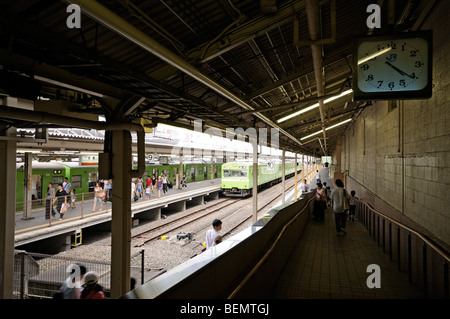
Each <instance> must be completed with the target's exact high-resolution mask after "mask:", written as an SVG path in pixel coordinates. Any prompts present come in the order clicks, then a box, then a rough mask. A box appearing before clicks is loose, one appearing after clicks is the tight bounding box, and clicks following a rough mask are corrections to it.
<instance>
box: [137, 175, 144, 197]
mask: <svg viewBox="0 0 450 319" xmlns="http://www.w3.org/2000/svg"><path fill="white" fill-rule="evenodd" d="M143 187H144V186H143V182H142V178H138V180H137V182H136V193H137V194H138V196H139V198H143V197H144V189H143Z"/></svg>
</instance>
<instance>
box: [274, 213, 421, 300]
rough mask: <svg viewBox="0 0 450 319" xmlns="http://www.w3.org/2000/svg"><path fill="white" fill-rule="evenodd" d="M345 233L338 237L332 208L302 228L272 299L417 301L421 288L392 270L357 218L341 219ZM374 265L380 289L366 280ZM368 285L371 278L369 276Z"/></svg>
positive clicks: (387, 256)
mask: <svg viewBox="0 0 450 319" xmlns="http://www.w3.org/2000/svg"><path fill="white" fill-rule="evenodd" d="M346 230H347V234H346V235H340V236H338V235H337V233H336V227H335V218H334V213H333V209H332V208H331V207H329V208H327V210H326V212H325V219H324V221H319V220H317V221H316V220H314V219H313V218H312V217H311V220H309V222H308V223H307V225H306V226H305V229H304V232H303V234H302V236H301V238H300V240H299V241H298V243H297V245H296V247H295V249H294V251H293V252H292V256H291V258H290V260H289V261H288V262H287V264H286V265H285V268H284V270H283V272H282V274H281V275H280V277H279V279H278V281H277V284H276V287H275V288H274V290H273V294H272V295H271V296H270V298H273V299H422V298H425V296H424V294H423V291H422V290H420V289H419V288H417V287H415V286H412V285H411V284H410V283H409V281H408V276H407V274H406V273H403V272H399V271H398V270H397V264H396V263H395V262H393V261H390V260H389V255H388V254H386V253H383V250H382V248H381V247H378V245H377V243H376V242H375V241H374V240H373V238H372V237H371V236H370V235H369V234H368V231H367V230H366V228H365V227H364V226H363V224H362V223H360V222H359V221H358V220H357V219H355V221H351V220H347V223H346ZM372 264H376V265H378V266H379V267H380V272H379V274H380V277H379V279H380V283H381V286H380V288H376V287H373V288H369V287H368V285H367V280H368V278H369V276H371V275H372V274H373V270H369V272H368V271H367V267H368V266H369V265H372ZM369 281H370V283H374V280H373V277H371V278H370V279H369Z"/></svg>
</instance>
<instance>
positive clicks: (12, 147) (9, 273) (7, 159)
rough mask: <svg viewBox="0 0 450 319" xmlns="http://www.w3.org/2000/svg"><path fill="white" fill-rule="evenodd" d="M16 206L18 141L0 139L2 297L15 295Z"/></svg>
mask: <svg viewBox="0 0 450 319" xmlns="http://www.w3.org/2000/svg"><path fill="white" fill-rule="evenodd" d="M8 131H9V133H10V134H8V135H11V136H15V135H16V133H15V131H16V130H15V129H10V130H8ZM13 131H14V132H13ZM15 208H16V141H12V140H10V141H7V140H6V141H5V140H0V299H11V298H12V296H13V295H12V291H13V278H14V217H15Z"/></svg>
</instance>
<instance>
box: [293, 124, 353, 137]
mask: <svg viewBox="0 0 450 319" xmlns="http://www.w3.org/2000/svg"><path fill="white" fill-rule="evenodd" d="M351 120H352V119H347V120H345V121H342V122H339V123H337V124H334V125H331V126H329V127H327V128H325V131H328V130H331V129H333V128H335V127H338V126H339V125H342V124H345V123H347V122H350V121H351ZM320 133H322V130H320V131H317V132H315V133H312V134H310V135H308V136H305V137H302V138H301V139H300V141H301V140H305V139H307V138H310V137H313V136H314V135H317V134H320Z"/></svg>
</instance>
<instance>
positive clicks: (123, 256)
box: [111, 130, 132, 298]
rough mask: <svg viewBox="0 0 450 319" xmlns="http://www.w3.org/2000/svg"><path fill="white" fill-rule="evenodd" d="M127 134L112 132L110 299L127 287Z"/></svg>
mask: <svg viewBox="0 0 450 319" xmlns="http://www.w3.org/2000/svg"><path fill="white" fill-rule="evenodd" d="M131 144H132V143H131V134H130V132H129V131H124V130H121V131H113V132H112V176H113V182H114V187H113V189H112V207H113V209H112V218H111V298H118V297H120V296H122V295H124V294H125V293H127V292H128V291H129V290H130V280H131V278H130V257H131V177H130V174H129V172H130V168H131Z"/></svg>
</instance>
